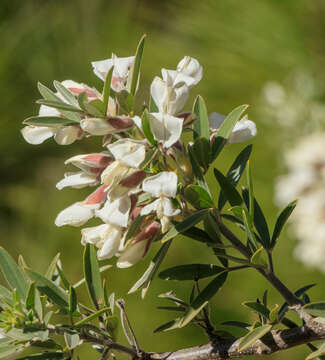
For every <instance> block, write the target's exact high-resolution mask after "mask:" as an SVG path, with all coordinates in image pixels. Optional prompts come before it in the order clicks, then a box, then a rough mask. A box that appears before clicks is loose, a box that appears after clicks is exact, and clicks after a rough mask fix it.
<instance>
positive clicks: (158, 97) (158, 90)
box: [150, 76, 168, 112]
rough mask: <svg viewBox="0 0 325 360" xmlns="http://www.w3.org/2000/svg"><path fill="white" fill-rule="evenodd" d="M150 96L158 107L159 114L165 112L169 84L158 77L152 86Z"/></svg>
mask: <svg viewBox="0 0 325 360" xmlns="http://www.w3.org/2000/svg"><path fill="white" fill-rule="evenodd" d="M150 94H151V96H152V98H153V100H154V102H155V104H156V105H157V107H158V109H159V112H164V111H165V109H164V104H165V103H166V101H167V97H168V93H167V83H166V82H165V81H163V80H162V79H160V77H158V76H156V77H155V78H154V79H153V81H152V83H151V86H150Z"/></svg>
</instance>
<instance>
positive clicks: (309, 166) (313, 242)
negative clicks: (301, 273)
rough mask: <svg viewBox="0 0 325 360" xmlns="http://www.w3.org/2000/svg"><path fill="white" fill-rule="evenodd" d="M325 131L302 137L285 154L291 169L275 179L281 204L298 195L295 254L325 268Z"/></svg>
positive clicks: (315, 265) (305, 262)
mask: <svg viewBox="0 0 325 360" xmlns="http://www.w3.org/2000/svg"><path fill="white" fill-rule="evenodd" d="M324 149H325V133H315V134H312V135H310V136H308V137H305V138H303V139H302V140H300V141H299V142H298V144H297V145H296V146H295V147H294V148H293V149H292V150H290V151H288V152H287V153H286V154H285V162H286V165H287V167H288V169H289V173H288V174H287V175H282V176H281V177H279V179H278V181H277V183H276V201H277V203H278V204H280V205H281V206H283V205H286V204H287V203H288V202H289V201H292V200H294V199H297V198H298V199H299V201H298V204H297V207H296V210H295V212H294V213H293V215H292V216H291V218H290V221H291V223H292V227H291V229H292V230H293V232H294V234H295V236H296V237H297V239H298V245H297V247H296V249H295V255H296V256H297V258H299V259H300V260H301V261H302V262H303V263H304V264H306V265H307V266H309V267H316V268H318V269H319V270H321V271H323V272H325V262H324V259H325V154H324Z"/></svg>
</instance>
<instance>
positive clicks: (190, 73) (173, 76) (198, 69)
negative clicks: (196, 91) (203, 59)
mask: <svg viewBox="0 0 325 360" xmlns="http://www.w3.org/2000/svg"><path fill="white" fill-rule="evenodd" d="M161 73H162V77H163V80H164V81H166V82H167V83H168V84H171V85H172V86H173V87H177V86H179V85H182V84H186V85H187V86H188V87H192V86H194V85H196V84H197V83H198V82H199V81H200V80H201V79H202V75H203V68H202V66H201V65H200V63H199V62H198V61H197V60H196V59H194V58H192V57H190V56H185V57H184V58H183V59H182V60H181V61H180V62H179V63H178V65H177V68H176V70H166V69H162V70H161Z"/></svg>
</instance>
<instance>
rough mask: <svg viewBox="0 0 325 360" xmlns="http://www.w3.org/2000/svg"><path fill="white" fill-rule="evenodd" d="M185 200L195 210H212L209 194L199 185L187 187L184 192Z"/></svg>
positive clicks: (212, 205)
mask: <svg viewBox="0 0 325 360" xmlns="http://www.w3.org/2000/svg"><path fill="white" fill-rule="evenodd" d="M184 196H185V199H186V200H187V201H188V202H189V203H190V204H192V205H193V206H194V207H196V208H200V209H202V208H213V207H214V203H213V200H212V199H211V196H210V194H209V193H208V192H207V191H206V190H205V189H204V188H202V187H201V186H199V185H187V186H186V187H185V190H184Z"/></svg>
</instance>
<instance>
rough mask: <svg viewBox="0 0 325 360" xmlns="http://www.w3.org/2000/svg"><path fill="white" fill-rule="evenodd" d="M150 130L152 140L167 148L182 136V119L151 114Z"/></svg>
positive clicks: (161, 114)
mask: <svg viewBox="0 0 325 360" xmlns="http://www.w3.org/2000/svg"><path fill="white" fill-rule="evenodd" d="M150 128H151V131H152V134H153V136H154V138H155V139H156V140H157V141H159V142H161V143H162V144H163V147H164V148H169V147H171V146H172V145H174V144H175V143H176V142H177V141H178V140H179V139H180V137H181V135H182V130H183V119H180V118H177V117H175V116H171V115H168V114H163V113H151V114H150Z"/></svg>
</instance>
